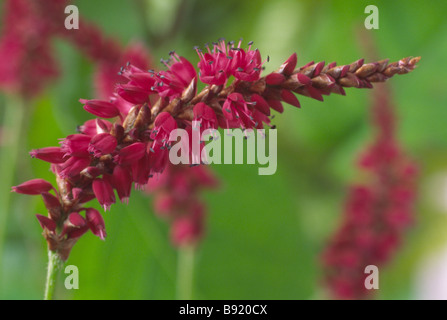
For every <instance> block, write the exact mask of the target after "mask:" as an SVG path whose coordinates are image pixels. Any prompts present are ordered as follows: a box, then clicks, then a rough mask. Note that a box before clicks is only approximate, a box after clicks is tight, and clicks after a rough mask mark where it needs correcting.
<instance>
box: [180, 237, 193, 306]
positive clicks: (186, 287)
mask: <svg viewBox="0 0 447 320" xmlns="http://www.w3.org/2000/svg"><path fill="white" fill-rule="evenodd" d="M195 251H196V247H195V246H184V247H181V248H179V249H178V263H177V300H191V299H192V294H193V292H192V291H193V279H194V257H195Z"/></svg>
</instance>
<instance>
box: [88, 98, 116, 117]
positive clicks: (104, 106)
mask: <svg viewBox="0 0 447 320" xmlns="http://www.w3.org/2000/svg"><path fill="white" fill-rule="evenodd" d="M79 102H81V103H82V104H84V109H85V111H87V112H90V113H91V114H93V115H95V116H97V117H101V118H114V117H117V116H119V114H120V111H119V110H118V108H117V107H116V106H115V105H114V104H113V103H110V102H107V101H102V100H96V99H93V100H86V99H80V100H79Z"/></svg>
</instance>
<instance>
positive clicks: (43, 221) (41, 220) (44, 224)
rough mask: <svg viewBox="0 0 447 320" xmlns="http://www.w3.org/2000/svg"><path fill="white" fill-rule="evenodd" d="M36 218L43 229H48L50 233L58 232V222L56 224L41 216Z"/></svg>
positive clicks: (38, 215)
mask: <svg viewBox="0 0 447 320" xmlns="http://www.w3.org/2000/svg"><path fill="white" fill-rule="evenodd" d="M36 218H37V220H39V224H40V226H41V227H42V229H48V230H50V231H55V230H56V222H54V221H53V220H51V219H50V218H48V217H45V216H43V215H41V214H36Z"/></svg>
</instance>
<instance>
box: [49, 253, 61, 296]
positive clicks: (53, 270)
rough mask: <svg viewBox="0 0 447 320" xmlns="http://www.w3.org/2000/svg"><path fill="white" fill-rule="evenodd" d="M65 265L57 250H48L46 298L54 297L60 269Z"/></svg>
mask: <svg viewBox="0 0 447 320" xmlns="http://www.w3.org/2000/svg"><path fill="white" fill-rule="evenodd" d="M63 266H64V260H62V258H61V257H60V255H59V254H58V253H57V252H55V251H51V250H48V269H47V279H46V282H45V294H44V300H53V299H54V292H55V289H56V283H57V277H58V274H59V271H60V270H61V269H62V268H63Z"/></svg>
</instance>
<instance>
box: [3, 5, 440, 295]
mask: <svg viewBox="0 0 447 320" xmlns="http://www.w3.org/2000/svg"><path fill="white" fill-rule="evenodd" d="M30 1H31V0H30ZM75 4H77V5H78V8H79V10H80V13H81V15H82V16H84V17H85V18H86V19H89V20H91V21H94V22H96V23H97V24H98V25H99V26H101V27H102V28H103V29H104V32H105V33H107V34H108V35H111V36H114V37H117V38H118V39H119V40H120V41H121V42H122V43H123V44H126V43H127V42H129V41H131V40H137V41H143V42H145V43H146V45H147V46H148V48H149V49H150V50H151V53H152V55H153V61H158V60H159V59H160V58H161V57H166V56H167V53H168V51H169V50H172V49H175V50H176V52H177V53H179V54H180V55H183V56H185V57H187V58H189V59H191V61H197V57H196V53H195V52H194V50H192V48H193V46H194V45H199V46H203V44H204V43H206V42H211V41H215V40H217V39H218V38H220V37H225V38H226V39H228V40H231V39H234V40H237V39H239V38H240V37H243V38H244V40H246V41H249V40H253V41H254V42H255V46H257V47H258V48H259V49H260V50H261V53H262V55H263V57H267V55H269V56H270V62H269V63H267V64H266V65H265V66H266V71H272V70H274V69H276V68H277V67H278V66H279V65H280V64H281V63H282V62H283V61H284V60H285V59H287V58H288V56H289V55H290V54H291V53H293V52H297V53H298V57H299V64H300V65H304V64H306V63H307V62H309V61H311V60H315V61H322V60H325V61H326V62H331V61H337V62H338V63H340V64H348V63H351V62H353V61H355V60H357V59H358V58H361V57H363V56H365V55H366V52H365V48H364V47H362V43H361V41H360V40H359V34H358V31H359V30H361V29H363V30H364V26H363V21H364V19H365V18H366V14H365V13H364V8H365V7H366V5H369V4H375V5H377V6H378V8H379V10H380V29H379V30H371V31H367V32H369V33H370V35H371V37H372V38H373V39H374V41H375V42H376V44H377V51H378V52H379V54H380V56H381V58H390V60H391V61H397V60H399V59H401V58H403V57H405V56H411V55H412V56H422V60H421V62H420V63H419V68H417V70H415V71H414V72H413V73H412V74H410V75H406V76H397V77H395V78H393V79H392V80H391V81H390V82H389V83H390V86H391V88H392V91H393V93H394V102H395V104H396V107H397V112H398V114H399V136H400V139H401V142H402V144H403V145H404V146H405V148H406V150H407V151H408V153H409V154H410V155H411V156H412V157H413V158H414V159H415V160H416V161H417V162H418V163H419V165H420V168H421V179H420V197H419V202H418V208H417V210H416V213H417V224H416V225H415V227H414V228H413V229H412V230H411V231H410V232H409V233H408V234H407V236H406V238H405V239H404V241H403V246H402V250H401V252H400V253H399V254H398V255H397V256H396V257H395V259H394V261H393V262H392V263H391V265H389V266H388V268H386V269H383V270H382V272H381V286H380V290H379V292H378V296H377V297H378V298H381V299H407V298H408V299H411V298H414V297H415V292H414V290H413V279H414V277H413V275H414V272H415V270H416V267H417V266H418V264H419V262H420V261H421V259H423V258H424V257H425V256H426V255H427V254H429V253H431V252H432V251H433V250H436V248H438V247H440V246H441V245H444V244H445V243H446V241H447V237H446V235H447V232H445V230H447V216H446V215H445V209H444V211H442V209H440V208H439V207H437V206H436V205H435V204H434V202H433V199H432V195H431V194H430V189H428V186H429V183H430V179H431V177H433V176H435V175H437V174H438V173H441V172H443V171H446V170H447V127H446V125H445V123H446V119H447V108H445V106H446V98H445V97H446V95H445V87H446V85H447V81H446V78H445V76H444V75H443V70H442V68H443V59H444V58H445V57H446V54H447V41H446V40H447V20H446V19H445V16H446V15H447V3H446V2H445V1H431V2H430V5H427V3H424V2H417V1H403V0H395V1H373V2H372V3H371V2H370V1H364V0H359V1H323V0H320V1H293V0H279V1H267V0H257V1H249V0H245V1H241V0H224V1H202V0H186V1H184V2H182V1H181V0H169V1H168V0H163V1H162V0H157V1H156V0H141V1H121V0H95V1H89V0H79V1H76V2H75ZM179 6H182V7H181V10H180V14H178V13H177V8H178V7H179ZM178 19H180V20H179V21H177V20H178ZM176 21H177V23H176ZM173 25H174V26H175V27H172V26H173ZM56 48H57V50H58V57H59V60H60V63H61V66H62V70H63V74H62V76H61V78H60V80H59V81H58V82H57V83H54V84H53V85H52V86H51V87H49V88H48V89H47V90H46V91H45V93H44V94H42V95H41V96H40V97H39V98H38V99H36V100H35V101H34V102H33V103H32V105H29V106H27V111H26V116H27V117H29V119H28V127H27V128H26V130H27V141H26V142H24V143H23V144H22V145H21V146H20V149H21V151H20V152H21V156H20V163H19V170H18V172H17V176H16V179H15V183H19V182H21V181H24V180H28V179H31V178H35V177H41V178H44V179H47V180H49V181H54V177H53V175H52V174H51V173H50V172H49V166H48V164H46V163H44V162H41V161H38V160H31V159H28V156H27V152H28V151H29V150H31V149H33V148H40V147H45V146H52V145H57V143H58V139H59V138H62V137H64V136H66V135H68V134H71V133H74V131H75V128H76V126H77V125H79V124H81V123H83V122H84V121H85V120H87V119H89V118H90V115H89V114H88V113H86V112H85V111H84V110H83V109H82V106H81V105H80V103H79V102H78V100H79V98H93V96H92V95H93V90H92V70H93V67H92V65H91V63H90V62H89V61H88V60H87V59H86V58H84V57H83V56H82V55H81V54H80V53H79V52H77V51H76V50H75V49H74V48H72V47H71V46H70V45H68V44H67V43H65V42H64V41H63V40H59V41H57V42H56ZM371 93H372V91H368V90H347V96H346V97H343V96H336V95H334V96H330V97H327V98H326V99H325V102H324V103H321V102H318V101H313V100H311V99H308V98H305V97H304V98H302V99H301V104H302V109H301V110H298V109H295V108H294V107H290V106H286V110H285V112H284V114H283V115H277V116H276V118H275V120H274V123H275V124H276V125H277V127H278V148H279V149H278V170H277V173H276V174H275V175H273V176H258V175H257V168H256V167H255V166H249V165H220V166H214V169H215V172H216V174H217V175H218V176H219V177H220V179H221V181H222V186H221V188H220V190H218V191H212V192H206V193H205V198H206V200H207V203H208V209H209V215H208V218H207V235H206V237H205V239H204V241H203V244H202V245H201V246H200V248H199V252H198V254H197V257H196V268H195V283H194V298H198V299H314V298H325V297H326V296H325V295H324V292H323V289H322V288H321V286H320V283H319V281H320V276H321V270H320V266H319V263H318V259H319V254H320V252H321V251H322V248H323V247H324V246H325V243H326V240H327V238H328V237H329V236H330V235H331V233H332V232H333V231H334V230H335V229H336V227H337V224H338V221H339V218H340V214H341V212H342V208H343V201H344V197H345V195H346V187H347V184H348V183H349V182H351V181H356V179H358V177H357V176H356V174H357V171H356V170H355V169H354V166H353V163H354V161H355V158H356V156H357V154H358V153H359V151H361V150H362V148H364V147H365V146H366V145H367V143H368V141H370V139H371V137H372V133H371V131H370V127H369V126H368V120H369V113H368V112H369V111H368V108H369V101H370V100H369V98H370V97H369V95H370V94H371ZM1 101H2V105H1V108H2V109H1V110H2V114H4V108H7V107H8V106H7V105H6V99H4V97H2V100H1ZM0 183H2V181H1V180H0ZM8 189H9V186H7V190H8ZM12 201H13V202H12V208H11V210H10V212H9V218H8V222H7V228H6V230H7V234H6V243H5V246H4V252H3V258H2V260H1V261H2V262H1V266H0V271H1V274H0V298H2V299H40V298H42V295H43V286H44V277H45V269H46V262H47V261H46V258H47V256H46V244H45V241H44V239H43V238H42V237H41V229H40V226H39V225H38V223H37V221H36V219H35V218H34V214H35V213H44V212H45V209H44V207H43V204H42V203H41V200H40V199H38V198H37V197H36V198H31V197H27V196H23V195H18V194H13V195H12ZM94 205H95V206H96V205H97V204H94ZM0 210H4V208H3V207H2V204H1V203H0ZM104 216H105V221H106V226H107V233H108V237H107V239H106V241H105V242H102V241H100V240H98V239H97V238H96V237H95V236H93V235H92V234H87V235H86V236H84V237H83V238H82V239H81V240H80V241H79V242H78V243H77V244H76V246H75V247H74V249H73V252H72V255H71V256H70V258H69V260H68V264H74V265H76V266H78V268H79V271H80V288H79V289H78V290H73V291H67V290H65V288H64V287H63V286H62V285H61V286H60V288H58V291H57V292H56V295H57V296H59V297H60V298H66V299H72V298H74V299H174V298H175V290H176V288H175V284H176V267H177V266H176V262H177V253H176V250H175V249H174V248H173V247H172V246H171V244H170V242H169V236H168V233H169V230H168V226H167V224H166V223H164V222H163V221H161V220H160V219H159V218H157V217H156V216H154V214H153V212H152V210H151V200H150V198H149V197H147V196H144V195H142V194H139V193H138V192H135V193H134V195H133V197H132V199H131V201H130V204H129V205H128V206H125V205H122V204H117V205H115V206H113V207H112V209H111V211H110V212H107V213H105V215H104ZM61 283H62V281H61Z"/></svg>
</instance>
